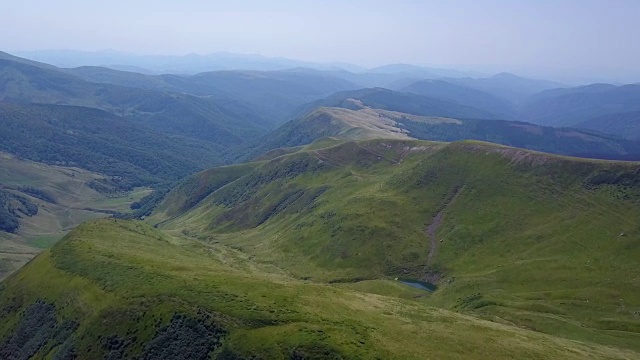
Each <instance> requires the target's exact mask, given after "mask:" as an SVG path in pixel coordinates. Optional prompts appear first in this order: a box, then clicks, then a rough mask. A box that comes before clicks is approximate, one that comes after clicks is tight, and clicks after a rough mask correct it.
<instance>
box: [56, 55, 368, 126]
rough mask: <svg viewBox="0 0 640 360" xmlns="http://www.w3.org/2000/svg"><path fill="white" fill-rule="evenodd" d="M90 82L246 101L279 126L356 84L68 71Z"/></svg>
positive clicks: (317, 76)
mask: <svg viewBox="0 0 640 360" xmlns="http://www.w3.org/2000/svg"><path fill="white" fill-rule="evenodd" d="M65 71H66V72H67V73H70V74H73V75H75V76H78V77H80V78H82V79H84V80H86V81H91V82H95V83H104V84H113V85H121V86H128V87H136V88H141V89H146V90H161V91H172V92H178V93H187V94H193V95H197V96H212V95H215V96H218V97H227V98H233V99H242V102H243V103H246V104H250V105H251V106H253V107H256V108H257V109H259V111H260V112H262V113H264V114H265V115H263V118H264V121H265V124H267V125H269V126H276V125H279V124H281V123H282V122H283V121H285V120H289V116H290V115H291V112H292V111H293V110H295V109H296V108H298V107H299V106H301V105H303V104H305V103H308V102H310V101H314V100H317V99H319V98H322V97H325V96H327V95H329V94H332V93H334V92H336V91H343V90H348V89H354V88H356V85H355V84H352V83H351V82H349V81H347V80H344V79H342V78H340V77H336V76H332V75H330V74H329V73H325V72H321V71H313V70H310V69H292V70H287V71H216V72H207V73H200V74H195V75H190V76H186V75H157V76H152V75H143V74H137V73H133V72H126V71H118V70H113V69H108V68H101V67H80V68H74V69H65Z"/></svg>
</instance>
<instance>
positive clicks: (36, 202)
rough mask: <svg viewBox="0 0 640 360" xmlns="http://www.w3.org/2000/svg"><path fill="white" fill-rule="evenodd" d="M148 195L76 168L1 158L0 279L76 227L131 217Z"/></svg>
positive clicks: (146, 191) (142, 190)
mask: <svg viewBox="0 0 640 360" xmlns="http://www.w3.org/2000/svg"><path fill="white" fill-rule="evenodd" d="M149 192H150V190H149V189H147V188H138V189H134V190H132V191H126V192H125V191H122V190H121V189H119V185H118V182H117V181H114V179H112V178H109V177H105V176H104V175H100V174H97V173H93V172H89V171H86V170H82V169H79V168H74V167H63V166H56V165H47V164H43V163H37V162H32V161H28V160H24V159H19V158H17V157H15V156H13V155H10V154H6V153H0V278H4V277H5V276H7V275H8V274H9V273H11V272H13V271H14V270H16V269H18V268H19V267H21V266H23V265H24V264H25V263H26V262H27V261H29V260H30V259H32V258H33V257H34V256H35V255H36V254H37V253H39V252H40V251H42V249H43V248H47V247H49V246H51V245H52V244H53V243H55V242H56V241H57V240H58V239H60V238H61V237H62V236H64V234H66V233H67V232H68V231H69V230H70V229H71V228H73V227H75V226H77V225H78V224H80V223H82V222H84V221H87V220H91V219H95V218H99V217H105V216H111V214H113V213H115V212H123V213H125V212H128V211H130V209H129V206H130V204H132V203H133V202H135V201H137V200H139V199H140V198H141V197H143V196H145V195H147V194H148V193H149Z"/></svg>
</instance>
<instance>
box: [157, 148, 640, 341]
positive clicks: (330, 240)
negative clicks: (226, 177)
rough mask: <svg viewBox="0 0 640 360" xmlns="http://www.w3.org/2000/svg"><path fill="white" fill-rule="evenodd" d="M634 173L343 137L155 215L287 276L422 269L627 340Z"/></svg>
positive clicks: (496, 307) (633, 167)
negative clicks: (168, 214)
mask: <svg viewBox="0 0 640 360" xmlns="http://www.w3.org/2000/svg"><path fill="white" fill-rule="evenodd" d="M638 174H640V165H639V164H638V163H622V162H620V163H618V162H605V161H593V160H580V159H575V158H563V157H558V156H553V155H548V154H542V153H533V152H528V151H525V150H520V149H515V148H508V147H502V146H497V145H493V144H486V143H477V142H460V143H451V144H444V143H426V142H420V141H399V140H390V139H388V140H374V141H367V142H348V143H345V144H341V145H338V146H334V147H329V148H322V149H315V150H305V151H302V152H299V153H294V154H291V155H285V156H281V157H278V158H275V159H273V160H271V161H269V162H266V163H264V164H262V165H260V166H258V167H256V168H255V170H253V171H252V172H251V173H249V174H247V175H244V176H242V177H239V178H238V179H237V180H235V181H232V182H230V183H228V184H226V185H225V186H222V187H221V188H219V189H217V190H215V191H213V192H212V193H211V194H210V195H208V197H206V198H205V199H204V200H199V201H197V202H194V203H196V204H197V205H195V207H194V208H192V209H191V210H189V211H187V212H181V213H180V215H179V216H177V217H174V218H171V219H170V221H168V222H164V223H163V225H162V227H163V228H165V229H169V230H171V231H175V232H176V233H180V232H182V233H188V234H191V235H192V236H194V237H196V238H198V239H202V240H204V241H207V242H211V243H222V244H226V245H229V246H233V247H234V248H236V249H240V250H242V251H244V252H246V253H248V254H249V255H250V256H252V257H253V258H254V259H255V260H256V261H260V262H265V263H268V264H273V265H276V266H278V267H282V268H284V269H285V270H286V271H287V272H288V273H290V274H292V275H294V276H296V277H298V278H302V279H311V280H315V281H322V282H330V283H351V282H359V281H364V280H373V279H380V278H394V277H400V278H413V279H421V280H423V281H429V282H433V283H436V284H437V285H438V290H437V291H436V292H435V293H434V294H433V296H431V297H429V298H428V299H426V300H425V301H427V302H428V303H433V304H437V305H439V306H442V307H446V308H450V309H457V310H459V311H463V312H469V313H472V314H475V315H477V316H482V317H486V318H488V319H495V320H496V321H506V322H509V323H513V324H517V325H518V326H523V327H527V328H533V329H536V330H539V331H543V332H547V333H552V334H558V335H561V336H565V337H568V338H571V339H575V340H581V341H595V342H598V343H602V344H611V345H614V344H615V346H622V347H627V348H637V346H636V345H637V344H638V343H639V342H638V339H640V323H639V322H638V319H637V317H636V315H635V314H637V311H640V298H639V297H638V294H640V291H638V290H639V289H638V283H637V281H635V280H634V275H633V274H635V273H636V272H637V271H638V270H639V269H638V264H639V262H638V261H637V260H638V259H639V258H640V253H639V252H638V249H640V248H639V247H638V246H637V245H638V244H640V232H639V229H638V226H637V224H638V223H640V222H639V220H640V208H639V207H638V199H640V178H639V175H638ZM152 219H153V221H154V222H158V221H162V217H156V218H152ZM611 294H616V295H615V296H611ZM621 302H622V303H623V304H624V309H622V308H620V306H621V305H620V304H621ZM616 309H619V311H617V310H616ZM496 317H497V318H496ZM502 319H504V320H502ZM634 344H635V345H634Z"/></svg>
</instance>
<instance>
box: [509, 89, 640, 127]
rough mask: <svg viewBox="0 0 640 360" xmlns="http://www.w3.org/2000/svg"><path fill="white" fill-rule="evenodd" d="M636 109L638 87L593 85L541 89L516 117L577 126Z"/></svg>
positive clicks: (639, 106) (638, 106)
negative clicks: (596, 118) (597, 118)
mask: <svg viewBox="0 0 640 360" xmlns="http://www.w3.org/2000/svg"><path fill="white" fill-rule="evenodd" d="M634 111H640V86H639V85H625V86H613V85H608V84H593V85H588V86H583V87H576V88H570V89H559V90H550V91H545V92H542V93H540V94H538V95H536V96H534V97H532V98H531V99H530V100H529V101H527V102H526V103H525V104H524V105H523V107H522V109H521V114H520V119H522V120H524V121H528V122H532V123H536V124H543V125H552V126H577V124H579V123H582V122H584V121H588V120H590V119H593V118H595V117H598V116H605V115H610V114H611V115H612V114H619V113H625V112H634Z"/></svg>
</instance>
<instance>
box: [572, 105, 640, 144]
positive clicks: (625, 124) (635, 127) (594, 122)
mask: <svg viewBox="0 0 640 360" xmlns="http://www.w3.org/2000/svg"><path fill="white" fill-rule="evenodd" d="M576 127H578V128H582V129H591V130H595V131H600V132H602V133H607V134H613V135H617V136H620V137H623V138H626V139H631V140H640V111H633V112H627V113H617V114H608V115H603V116H598V117H596V118H593V119H590V120H587V121H583V122H581V123H578V124H576Z"/></svg>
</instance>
